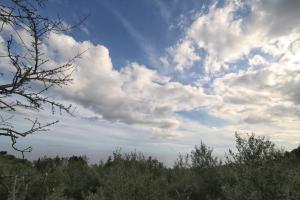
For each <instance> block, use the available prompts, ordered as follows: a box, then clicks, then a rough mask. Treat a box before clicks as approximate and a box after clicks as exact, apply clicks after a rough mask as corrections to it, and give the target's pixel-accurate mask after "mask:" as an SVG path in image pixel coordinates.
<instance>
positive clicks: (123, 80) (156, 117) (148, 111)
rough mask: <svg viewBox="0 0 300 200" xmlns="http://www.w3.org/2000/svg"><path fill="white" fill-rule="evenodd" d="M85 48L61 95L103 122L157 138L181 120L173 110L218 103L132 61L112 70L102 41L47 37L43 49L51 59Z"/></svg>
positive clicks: (172, 129) (177, 125)
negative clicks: (144, 129) (130, 127)
mask: <svg viewBox="0 0 300 200" xmlns="http://www.w3.org/2000/svg"><path fill="white" fill-rule="evenodd" d="M86 49H88V51H87V52H86V53H84V54H83V55H82V58H81V59H78V60H77V61H76V65H78V66H79V67H78V68H77V70H76V71H75V73H74V82H73V84H72V85H70V87H68V88H65V89H64V90H62V91H61V94H62V95H64V96H65V98H67V99H69V100H72V101H75V102H76V103H78V104H80V105H83V106H84V107H86V108H88V109H91V110H93V111H94V112H95V113H97V114H99V115H101V116H102V117H103V118H104V119H106V120H109V121H115V122H123V123H126V124H135V125H139V126H146V127H149V128H151V129H152V130H153V132H154V133H156V134H160V135H162V136H170V135H173V136H178V135H179V133H177V132H176V129H177V128H178V127H179V126H180V125H181V120H180V119H179V118H178V116H177V115H176V112H177V111H181V110H192V109H194V108H198V107H205V106H209V105H210V104H211V103H212V102H216V101H218V98H216V97H211V96H208V95H206V94H205V93H204V92H203V91H202V89H201V88H198V87H194V86H190V85H183V84H180V83H178V82H172V81H170V79H169V78H168V77H166V76H162V75H159V74H158V73H157V71H155V70H151V69H148V68H147V67H145V66H143V65H140V64H138V63H130V64H128V65H127V66H125V67H124V68H122V69H121V70H120V71H117V70H115V69H114V68H113V66H112V62H111V59H110V56H109V51H108V49H107V48H106V47H104V46H102V45H93V44H92V43H90V42H87V41H85V42H77V41H75V40H74V39H73V38H72V37H70V36H67V35H62V34H51V35H50V36H49V42H48V53H49V55H50V56H51V57H52V59H53V60H59V61H60V60H66V59H68V58H70V57H72V55H75V54H76V53H77V52H80V51H84V50H86Z"/></svg>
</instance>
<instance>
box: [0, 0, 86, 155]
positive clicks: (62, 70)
mask: <svg viewBox="0 0 300 200" xmlns="http://www.w3.org/2000/svg"><path fill="white" fill-rule="evenodd" d="M43 5H44V1H42V0H35V1H26V0H11V1H10V2H8V3H7V5H5V4H4V3H0V34H1V36H3V38H4V39H5V44H2V45H3V46H5V47H6V54H5V55H0V59H1V60H3V61H8V62H7V63H8V64H7V66H5V67H6V68H7V69H9V70H8V71H9V72H6V73H8V76H6V77H4V73H3V72H1V73H0V77H4V78H5V80H4V81H3V82H4V83H5V84H3V82H2V81H1V84H0V110H1V112H3V113H4V112H5V113H9V114H12V115H14V114H15V113H16V112H17V110H18V109H30V110H35V111H39V110H42V109H43V108H44V107H45V106H50V107H51V110H52V113H54V112H55V111H56V110H59V112H60V113H61V112H62V111H65V112H66V113H69V114H72V110H71V109H72V105H64V104H62V103H60V102H57V101H56V100H55V99H53V98H51V97H49V96H48V95H47V91H48V90H49V89H50V88H52V87H55V86H58V87H63V86H66V85H68V84H69V83H70V82H71V81H72V77H71V75H72V72H73V71H74V67H75V66H74V64H73V63H74V60H75V59H77V58H79V57H80V55H81V54H82V53H78V54H77V55H75V56H74V57H73V58H71V59H70V60H68V61H66V62H65V63H64V64H62V65H60V66H51V64H49V60H48V58H47V56H46V55H45V52H43V48H42V45H44V42H45V39H47V36H48V35H49V34H50V33H52V32H55V33H58V32H62V31H67V30H69V29H70V28H73V27H74V26H66V25H64V23H63V21H62V20H60V19H57V20H54V21H53V20H50V19H49V18H47V17H43V16H41V15H39V14H38V11H37V8H39V7H42V6H43ZM80 23H82V21H81V22H80ZM78 25H79V24H76V25H75V26H78ZM22 33H23V34H22ZM24 33H25V35H26V36H24ZM25 37H26V38H25ZM28 38H29V39H30V43H29V44H28V42H27V43H26V42H25V39H26V41H28ZM7 77H9V80H6V79H7ZM1 119H2V121H1V122H0V136H6V137H10V139H11V142H12V143H11V146H12V148H13V149H14V150H16V151H19V152H21V153H22V156H23V158H24V153H25V152H30V151H31V150H32V148H31V147H27V148H25V149H21V148H18V147H16V142H17V139H18V138H19V137H26V136H27V135H29V134H33V133H35V132H38V131H45V130H47V127H49V126H51V125H53V124H55V123H57V122H58V121H55V122H51V123H46V124H41V123H40V122H39V121H38V119H37V118H36V119H34V120H32V119H28V120H29V122H30V123H31V127H30V128H29V129H28V130H26V131H21V132H20V131H17V130H16V129H15V126H14V125H12V124H11V123H9V120H11V118H6V119H4V118H3V117H2V116H1Z"/></svg>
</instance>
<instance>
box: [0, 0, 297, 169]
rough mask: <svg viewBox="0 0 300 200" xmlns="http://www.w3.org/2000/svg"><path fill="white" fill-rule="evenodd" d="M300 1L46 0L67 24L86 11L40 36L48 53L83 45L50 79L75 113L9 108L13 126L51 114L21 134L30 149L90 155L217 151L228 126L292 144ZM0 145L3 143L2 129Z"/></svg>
mask: <svg viewBox="0 0 300 200" xmlns="http://www.w3.org/2000/svg"><path fill="white" fill-rule="evenodd" d="M299 10H300V1H298V0H264V1H262V0H232V1H226V0H222V1H215V0H211V1H209V0H203V1H200V0H189V1H184V0H147V1H146V0H145V1H141V0H128V1H122V0H90V1H79V0H78V1H77V0H76V1H73V0H72V1H71V0H50V1H48V2H47V4H46V5H45V6H44V7H43V8H42V9H40V10H39V12H40V13H41V14H42V15H45V16H48V17H50V18H55V17H58V16H59V17H60V18H61V19H63V20H64V22H65V23H66V24H70V25H71V24H74V23H76V22H78V21H80V19H82V18H84V17H85V16H88V18H87V19H86V20H85V21H84V23H83V24H81V25H80V26H79V27H77V28H75V29H74V30H72V31H71V32H67V33H52V34H50V35H49V38H48V39H47V41H45V52H46V55H47V56H48V57H49V59H50V61H51V63H52V64H53V63H54V64H59V63H62V62H63V61H65V60H68V59H70V58H72V56H74V55H76V54H77V53H78V52H82V51H85V50H87V51H86V52H85V53H84V54H83V55H82V56H81V58H80V59H78V60H76V61H75V64H76V66H77V67H76V71H75V72H74V74H73V77H74V81H73V83H72V84H71V85H69V86H67V87H63V88H56V89H54V90H53V91H51V96H53V97H55V98H56V99H57V100H60V101H62V102H64V103H66V104H69V103H71V104H73V105H75V107H76V113H75V116H69V115H67V114H63V115H59V114H54V115H51V114H50V112H49V111H48V112H47V110H45V111H42V112H39V113H34V112H29V111H26V112H24V113H23V115H18V116H15V118H14V120H15V121H17V122H18V124H19V126H20V127H21V128H22V127H24V128H25V127H26V123H25V122H24V119H23V118H24V115H28V116H38V117H39V118H41V119H43V120H44V121H53V120H56V119H59V120H60V123H59V124H57V125H55V126H53V127H51V130H50V131H48V132H43V133H40V134H37V135H32V136H29V137H27V138H26V139H24V140H20V145H28V144H30V145H31V146H32V147H33V152H32V153H31V154H29V155H28V158H31V159H34V158H37V157H39V156H43V155H48V156H55V155H57V154H58V155H73V154H76V155H83V154H85V155H87V156H88V157H89V159H90V160H91V161H92V162H97V161H98V160H100V159H105V158H106V157H107V156H108V155H109V154H110V153H111V152H112V151H114V150H115V149H116V148H121V149H122V150H123V151H125V152H126V151H138V152H143V153H145V154H146V155H153V156H155V157H157V158H158V159H159V160H161V161H163V162H165V163H167V164H170V163H172V162H173V161H174V160H175V159H176V156H177V155H178V153H186V152H189V151H191V150H192V149H193V147H194V146H195V145H197V144H200V142H201V141H203V142H204V143H206V144H207V145H208V146H211V147H213V148H214V151H215V154H216V155H218V156H221V157H222V155H224V152H225V151H227V150H228V149H229V148H234V133H235V132H238V133H241V134H245V133H255V134H257V135H261V136H266V137H268V138H270V139H271V140H272V141H273V142H275V143H276V144H277V145H278V146H279V147H284V148H285V149H292V148H295V147H297V146H298V145H299V144H300V123H299V120H300V90H299V85H300V65H299V64H300V63H299V62H300V21H299V18H300V12H299ZM0 36H1V35H0ZM0 39H1V40H3V39H2V37H1V38H0ZM3 48H4V47H3V43H2V47H0V51H1V49H3ZM0 145H1V146H3V148H7V149H8V150H9V142H8V140H5V139H3V140H2V141H1V142H0Z"/></svg>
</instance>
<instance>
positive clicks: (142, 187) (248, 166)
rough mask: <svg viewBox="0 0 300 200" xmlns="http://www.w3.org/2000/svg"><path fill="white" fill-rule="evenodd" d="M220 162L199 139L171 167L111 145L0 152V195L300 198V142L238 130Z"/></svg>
mask: <svg viewBox="0 0 300 200" xmlns="http://www.w3.org/2000/svg"><path fill="white" fill-rule="evenodd" d="M235 139H236V149H234V150H229V151H228V152H227V153H226V155H225V159H223V161H221V160H220V159H219V158H217V157H215V156H213V154H212V153H213V152H212V149H211V148H209V147H207V146H206V145H205V144H203V143H201V144H200V145H199V146H195V148H194V150H193V151H192V152H190V153H189V154H186V155H180V156H179V157H178V159H177V161H176V162H175V163H174V166H173V167H172V168H167V167H165V166H164V165H163V163H161V162H159V161H158V160H156V159H153V158H152V157H145V156H144V155H143V154H139V153H135V152H134V153H129V154H126V153H122V152H121V151H115V152H114V153H113V155H112V156H110V157H109V158H108V159H107V161H105V162H100V163H99V164H95V165H89V164H88V162H87V159H86V158H85V157H77V156H73V157H70V158H60V157H56V158H42V159H38V160H36V161H33V162H30V161H28V160H22V159H17V158H15V157H14V156H12V155H8V154H7V153H6V152H1V155H0V200H6V199H11V200H171V199H176V200H218V199H234V200H244V199H245V200H246V199H247V200H248V199H249V200H250V199H251V200H260V199H261V200H268V199H270V200H271V199H272V200H276V199H278V200H284V199H291V200H292V199H295V200H296V199H300V147H299V148H298V149H295V150H293V151H291V152H285V151H283V150H282V149H278V148H276V147H275V145H274V144H273V143H272V142H271V141H269V140H268V139H266V138H264V137H256V136H255V135H253V134H252V135H248V136H247V137H245V138H243V137H241V136H240V135H238V134H236V138H235Z"/></svg>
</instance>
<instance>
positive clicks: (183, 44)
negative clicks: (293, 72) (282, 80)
mask: <svg viewBox="0 0 300 200" xmlns="http://www.w3.org/2000/svg"><path fill="white" fill-rule="evenodd" d="M247 3H248V4H247ZM299 8H300V4H299V2H298V1H295V0H289V1H286V2H285V1H284V2H283V1H280V0H275V1H258V0H253V1H250V2H248V1H247V2H242V1H226V3H225V6H224V7H221V8H219V7H217V4H216V3H215V4H213V5H212V6H211V7H210V9H209V11H208V13H207V14H206V13H204V14H200V15H199V17H198V18H196V20H195V21H194V22H193V23H192V24H191V25H190V26H189V27H188V28H187V29H186V32H185V35H184V37H183V38H182V39H180V40H179V42H178V43H177V44H176V45H174V46H173V47H170V48H169V49H171V50H172V51H170V50H169V49H168V50H167V55H166V56H165V57H166V58H168V62H169V63H171V65H170V66H171V67H175V68H176V69H178V70H181V71H182V69H184V68H190V67H191V66H193V64H194V63H195V62H196V61H198V60H200V59H201V58H202V59H203V67H204V68H205V70H206V72H208V73H215V72H217V71H220V70H221V69H222V67H223V68H226V67H227V63H230V62H234V61H235V60H237V59H240V58H242V57H243V56H245V55H248V54H249V53H250V51H251V50H252V49H254V48H262V49H263V50H264V51H266V52H267V53H269V54H271V55H274V56H278V54H279V53H280V52H282V50H283V49H286V48H288V46H286V45H289V44H290V43H291V42H292V41H294V40H295V39H297V38H299V25H300V23H299V20H297V19H299V17H300V14H299V12H298V11H299ZM245 10H248V12H245ZM243 11H244V14H239V13H240V12H243ZM274 18H276V19H278V20H274ZM201 49H202V50H205V52H206V55H202V56H200V55H199V54H198V53H197V51H198V50H201Z"/></svg>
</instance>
